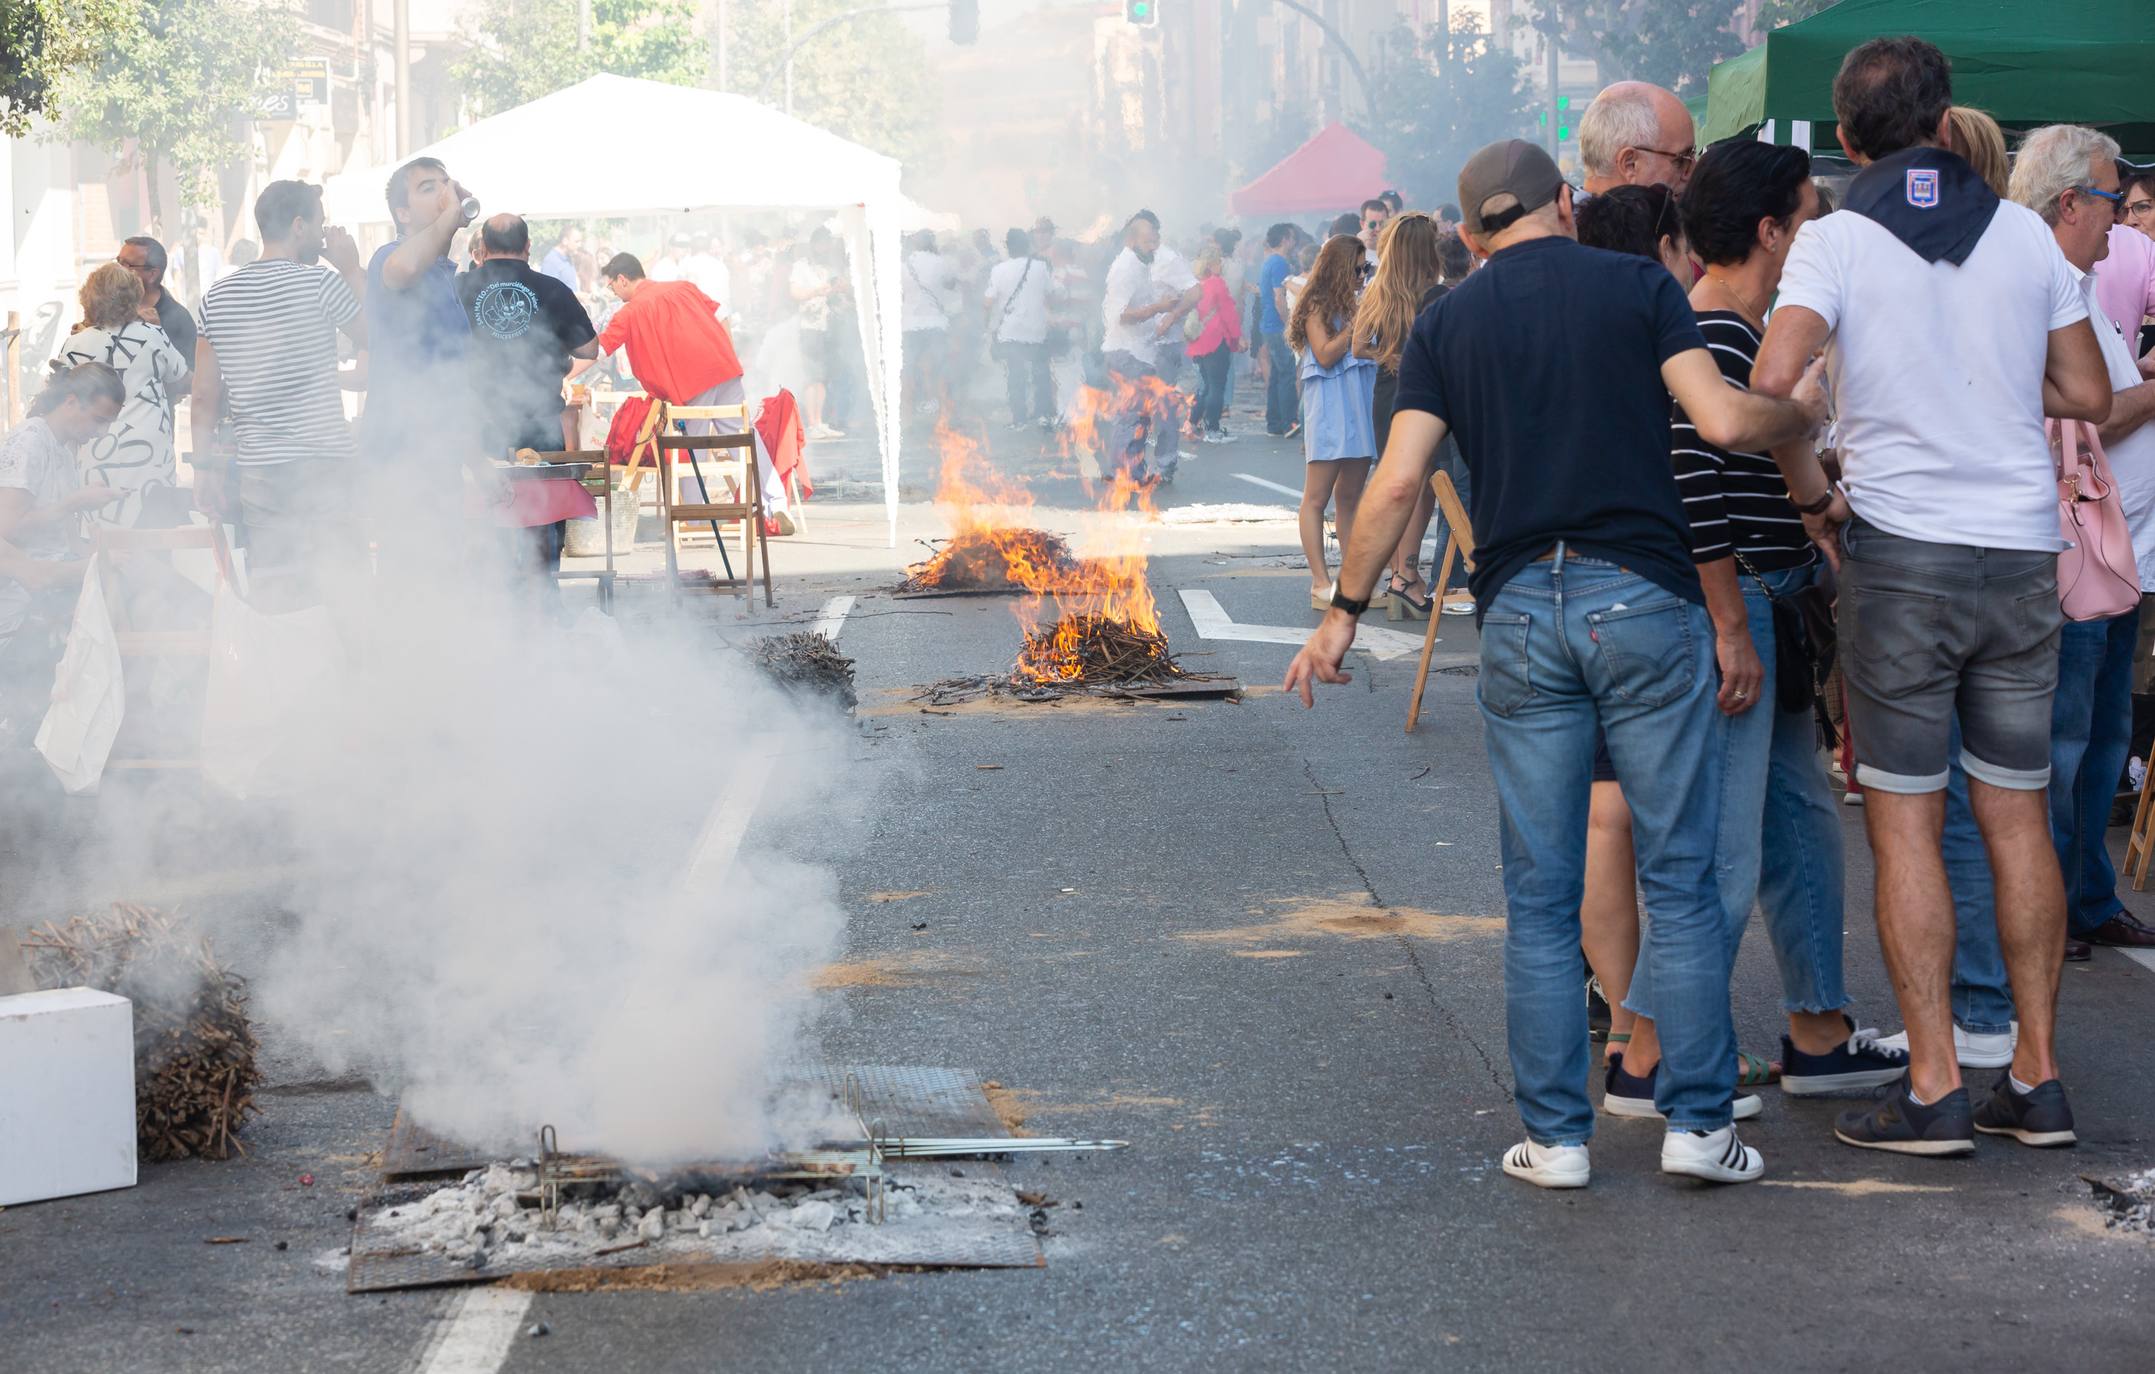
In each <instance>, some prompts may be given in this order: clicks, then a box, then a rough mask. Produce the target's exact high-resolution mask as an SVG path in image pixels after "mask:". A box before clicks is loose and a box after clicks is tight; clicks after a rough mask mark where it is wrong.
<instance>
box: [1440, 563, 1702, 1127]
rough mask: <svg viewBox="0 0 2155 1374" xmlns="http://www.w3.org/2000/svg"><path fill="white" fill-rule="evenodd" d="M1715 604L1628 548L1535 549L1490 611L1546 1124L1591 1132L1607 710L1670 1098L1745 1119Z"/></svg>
mask: <svg viewBox="0 0 2155 1374" xmlns="http://www.w3.org/2000/svg"><path fill="white" fill-rule="evenodd" d="M1714 689H1715V675H1714V656H1713V629H1712V626H1711V624H1710V623H1709V622H1708V620H1707V618H1706V611H1705V608H1704V607H1702V606H1699V605H1695V604H1693V603H1692V602H1689V601H1684V600H1681V599H1679V598H1677V597H1675V596H1673V595H1671V594H1670V593H1668V592H1666V591H1664V590H1662V589H1661V588H1660V587H1657V586H1656V585H1654V584H1653V583H1651V582H1649V581H1647V580H1646V579H1645V578H1642V577H1639V576H1637V575H1635V574H1633V573H1630V572H1627V571H1625V570H1624V569H1622V568H1619V567H1617V566H1615V565H1614V564H1611V563H1605V562H1601V561H1599V560H1595V559H1586V558H1573V557H1570V556H1569V555H1568V554H1567V552H1566V550H1565V547H1564V545H1563V544H1561V543H1559V544H1558V545H1557V551H1556V557H1555V558H1554V559H1553V560H1551V561H1549V562H1545V563H1530V564H1528V565H1527V566H1526V567H1525V568H1523V569H1521V570H1520V571H1519V572H1518V573H1517V574H1516V575H1514V576H1513V577H1512V579H1511V580H1510V581H1509V582H1507V583H1506V584H1505V585H1504V587H1503V589H1502V590H1501V591H1499V592H1498V593H1497V595H1496V597H1495V598H1494V599H1493V601H1492V602H1491V604H1490V605H1489V606H1488V607H1487V609H1486V613H1485V614H1484V615H1483V617H1482V633H1481V678H1480V681H1479V685H1478V689H1477V695H1478V696H1479V697H1480V700H1481V707H1482V724H1483V727H1484V734H1485V738H1486V740H1487V743H1488V747H1489V766H1490V771H1491V772H1492V773H1493V774H1494V775H1495V777H1496V787H1497V800H1498V805H1499V809H1500V813H1501V815H1500V819H1501V830H1502V852H1503V856H1504V897H1505V906H1506V915H1505V935H1504V1003H1505V1020H1506V1027H1507V1032H1508V1036H1509V1040H1510V1049H1511V1065H1512V1079H1513V1082H1514V1084H1515V1087H1516V1090H1517V1094H1518V1099H1519V1115H1520V1117H1521V1118H1522V1119H1523V1120H1524V1121H1525V1123H1526V1133H1527V1136H1528V1138H1530V1139H1532V1140H1533V1141H1535V1142H1536V1143H1537V1144H1541V1145H1578V1144H1583V1143H1585V1141H1586V1140H1587V1139H1588V1138H1589V1137H1590V1136H1592V1134H1593V1130H1594V1109H1593V1104H1592V1103H1591V1102H1590V1101H1589V1100H1588V1098H1587V1070H1588V1042H1587V1028H1586V1002H1585V999H1584V998H1582V997H1581V996H1580V995H1579V981H1580V978H1581V975H1582V974H1583V972H1584V969H1583V966H1582V964H1581V962H1580V958H1579V901H1580V897H1581V895H1582V893H1583V891H1584V888H1585V872H1586V811H1587V799H1588V795H1589V791H1590V788H1591V779H1590V776H1589V773H1590V768H1589V765H1590V763H1591V760H1592V758H1593V750H1594V730H1595V726H1596V724H1597V723H1598V724H1599V725H1600V727H1601V728H1602V729H1603V730H1604V731H1605V732H1606V733H1607V736H1608V742H1609V753H1610V756H1611V757H1612V758H1613V759H1614V760H1615V761H1616V770H1617V773H1618V775H1619V776H1620V777H1621V778H1623V779H1625V780H1627V785H1626V787H1625V789H1624V792H1625V796H1626V798H1627V799H1628V800H1629V801H1630V803H1631V814H1632V833H1633V838H1634V842H1635V845H1636V847H1637V852H1638V868H1639V885H1640V887H1641V889H1642V890H1643V891H1644V892H1645V894H1646V901H1647V905H1648V906H1650V907H1651V908H1652V909H1653V910H1654V912H1655V913H1656V920H1655V921H1654V923H1653V927H1652V929H1651V931H1650V932H1649V934H1648V937H1647V944H1646V949H1647V953H1646V958H1647V960H1648V962H1649V963H1650V965H1651V968H1652V970H1653V975H1654V980H1655V986H1656V987H1657V988H1658V989H1659V994H1658V996H1659V1000H1660V1003H1661V1008H1662V1012H1663V1016H1662V1021H1661V1038H1662V1046H1663V1051H1662V1053H1663V1067H1662V1071H1661V1074H1660V1077H1659V1079H1658V1081H1657V1082H1656V1084H1655V1105H1656V1106H1657V1107H1658V1108H1660V1110H1661V1112H1662V1114H1663V1115H1664V1116H1666V1117H1667V1118H1668V1121H1669V1125H1670V1126H1671V1127H1672V1128H1676V1129H1696V1130H1718V1129H1719V1128H1721V1127H1723V1126H1726V1125H1727V1124H1728V1123H1729V1110H1730V1095H1731V1094H1730V1089H1731V1073H1730V1065H1731V1064H1733V1063H1734V1061H1735V1055H1736V1033H1735V1027H1734V1025H1733V1023H1732V1022H1731V1020H1730V1016H1729V998H1728V979H1729V956H1728V938H1727V934H1726V931H1725V929H1724V927H1725V925H1726V919H1725V917H1724V915H1723V907H1722V902H1721V897H1720V893H1719V891H1718V888H1717V886H1716V881H1715V874H1714V842H1715V835H1716V831H1717V829H1718V827H1719V822H1720V809H1721V779H1720V772H1721V760H1720V751H1719V749H1718V747H1717V744H1718V741H1717V739H1716V732H1715V729H1714V714H1715V712H1714V704H1713V702H1714Z"/></svg>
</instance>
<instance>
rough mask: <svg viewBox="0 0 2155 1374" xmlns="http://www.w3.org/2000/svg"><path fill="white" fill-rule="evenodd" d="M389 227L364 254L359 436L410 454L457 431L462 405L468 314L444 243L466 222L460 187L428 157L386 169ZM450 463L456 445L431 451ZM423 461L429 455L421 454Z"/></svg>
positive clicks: (387, 454)
mask: <svg viewBox="0 0 2155 1374" xmlns="http://www.w3.org/2000/svg"><path fill="white" fill-rule="evenodd" d="M388 198H389V214H390V217H391V218H392V219H394V220H395V221H396V226H397V236H396V238H395V239H394V240H392V241H391V242H389V243H386V244H384V245H382V247H381V248H380V249H379V250H377V251H376V252H375V254H374V257H373V260H372V261H370V262H369V263H368V264H367V300H366V307H367V405H366V410H365V413H364V414H363V415H362V416H361V418H360V436H361V439H362V441H363V444H364V447H365V449H366V452H367V455H368V457H369V459H370V460H373V461H375V462H380V463H387V462H403V461H407V460H411V459H415V458H418V457H419V456H420V455H418V454H417V453H415V452H413V449H414V447H415V446H421V445H423V446H425V447H426V448H428V449H429V450H438V449H439V448H440V447H441V446H442V444H443V443H445V442H449V443H454V442H456V441H458V440H460V439H462V438H464V437H466V430H467V429H469V430H470V433H471V436H472V437H474V438H475V437H476V433H477V431H476V428H475V427H471V426H466V425H463V424H460V423H459V421H460V420H461V419H463V418H464V417H466V415H467V413H468V412H469V410H470V409H471V406H470V402H471V399H472V392H471V387H470V386H469V385H468V378H467V376H466V372H465V367H464V364H465V361H466V358H467V356H468V354H469V353H470V350H471V321H470V319H469V318H467V317H466V315H465V314H464V307H463V304H462V303H461V302H460V301H458V299H457V294H456V268H455V267H454V266H453V265H452V264H451V263H450V261H449V243H450V240H451V239H453V238H454V237H455V236H456V232H457V230H459V229H462V228H463V227H464V226H465V224H467V223H468V222H469V218H468V217H467V216H466V215H465V213H464V200H465V195H464V188H463V187H461V186H459V185H457V183H456V182H455V181H454V180H452V179H451V178H450V176H449V170H448V169H447V168H446V167H444V166H442V164H441V163H440V162H437V161H436V160H435V159H433V158H430V157H422V158H414V159H413V160H412V161H410V162H407V163H405V164H404V165H403V166H402V167H399V168H397V170H396V171H395V172H394V173H392V174H391V175H390V178H389V186H388ZM430 456H431V457H432V458H434V459H447V460H448V461H449V462H451V463H454V462H456V461H458V460H460V459H462V458H463V457H464V455H463V454H462V453H456V454H431V455H430ZM430 466H431V463H430Z"/></svg>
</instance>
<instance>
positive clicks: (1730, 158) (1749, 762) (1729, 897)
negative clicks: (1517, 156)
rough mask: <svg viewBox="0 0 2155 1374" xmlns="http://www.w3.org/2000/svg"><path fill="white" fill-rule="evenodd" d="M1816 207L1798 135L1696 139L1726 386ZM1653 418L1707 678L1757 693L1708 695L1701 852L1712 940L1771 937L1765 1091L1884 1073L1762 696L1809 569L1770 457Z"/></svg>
mask: <svg viewBox="0 0 2155 1374" xmlns="http://www.w3.org/2000/svg"><path fill="white" fill-rule="evenodd" d="M1817 214H1818V192H1817V190H1816V188H1815V187H1813V186H1812V184H1811V165H1810V156H1809V154H1807V153H1805V152H1804V151H1803V150H1801V149H1798V148H1783V147H1776V146H1774V145H1772V144H1767V143H1758V142H1753V141H1736V140H1731V141H1730V142H1727V143H1722V144H1717V145H1716V146H1714V147H1713V148H1711V149H1709V150H1708V151H1707V153H1706V155H1705V156H1704V157H1703V158H1701V159H1700V160H1699V164H1698V168H1697V170H1696V171H1694V172H1693V173H1692V177H1691V183H1690V186H1689V187H1688V188H1687V190H1686V191H1685V194H1684V199H1683V220H1684V230H1685V234H1686V236H1687V237H1688V238H1689V240H1690V244H1691V251H1692V252H1693V253H1694V254H1695V255H1696V256H1697V257H1698V258H1699V259H1700V260H1701V261H1703V262H1704V263H1705V264H1706V271H1705V275H1703V276H1702V277H1700V278H1699V280H1698V281H1697V283H1696V284H1695V285H1694V286H1693V287H1692V290H1691V304H1692V306H1693V308H1694V309H1696V310H1697V311H1698V319H1699V329H1700V332H1701V333H1703V334H1704V335H1705V336H1706V343H1707V347H1708V349H1709V350H1710V351H1711V352H1712V354H1713V356H1714V359H1715V361H1716V362H1718V363H1719V364H1720V366H1721V373H1722V376H1724V377H1725V378H1727V379H1728V382H1729V384H1730V385H1732V386H1739V387H1748V386H1749V384H1750V380H1751V365H1752V363H1753V361H1754V360H1755V359H1756V357H1757V356H1758V347H1759V339H1760V337H1761V336H1762V335H1763V334H1764V333H1765V329H1766V318H1765V316H1766V307H1767V305H1768V304H1769V303H1770V302H1771V301H1772V299H1773V294H1774V292H1775V290H1776V289H1778V287H1779V285H1780V281H1781V268H1782V265H1783V263H1784V262H1786V260H1787V257H1788V252H1789V249H1790V247H1791V246H1792V245H1793V244H1794V242H1795V238H1796V231H1797V230H1798V229H1799V228H1800V227H1801V226H1802V224H1803V223H1804V221H1806V220H1808V219H1812V218H1814V217H1816V216H1817ZM1670 425H1671V444H1670V449H1671V452H1672V455H1673V458H1674V462H1675V465H1676V481H1677V487H1678V489H1679V491H1680V492H1681V494H1682V496H1683V501H1684V510H1685V512H1686V514H1687V516H1688V517H1689V519H1690V522H1691V532H1692V557H1693V559H1694V561H1695V562H1696V563H1697V564H1698V568H1699V580H1700V582H1701V583H1703V584H1704V586H1705V589H1706V602H1707V608H1708V610H1709V611H1711V612H1712V614H1713V619H1714V625H1715V629H1716V638H1717V640H1719V641H1721V642H1720V644H1719V647H1718V651H1717V656H1718V657H1719V658H1720V660H1721V662H1722V665H1723V671H1724V673H1728V672H1729V671H1730V665H1731V664H1732V663H1742V664H1744V665H1746V666H1747V665H1748V664H1749V663H1752V662H1756V663H1757V664H1758V670H1757V672H1756V674H1755V676H1754V675H1752V674H1741V676H1744V677H1746V678H1748V679H1749V680H1751V681H1756V682H1758V683H1759V684H1760V686H1759V689H1758V690H1757V691H1756V692H1755V693H1752V694H1750V695H1751V696H1753V697H1764V698H1766V699H1765V700H1763V701H1757V700H1749V699H1747V700H1744V701H1740V702H1738V701H1732V700H1728V699H1724V700H1723V701H1722V703H1721V706H1722V711H1723V715H1722V728H1723V730H1724V731H1725V732H1726V742H1725V745H1724V749H1723V758H1724V760H1725V763H1724V772H1723V778H1722V795H1721V830H1720V834H1719V836H1718V839H1717V842H1716V849H1717V852H1718V854H1719V857H1720V865H1721V875H1722V876H1721V896H1722V901H1723V903H1724V904H1725V905H1726V906H1727V908H1728V911H1729V922H1730V941H1729V948H1730V951H1731V954H1732V955H1733V952H1734V950H1735V947H1736V942H1737V940H1738V939H1740V938H1741V935H1742V931H1743V927H1744V925H1745V924H1746V923H1747V922H1748V921H1749V919H1750V915H1751V908H1752V906H1753V904H1754V903H1756V904H1757V905H1758V906H1760V907H1761V908H1762V909H1763V911H1764V913H1765V917H1766V927H1767V930H1768V932H1769V934H1770V936H1771V938H1772V940H1773V946H1774V957H1775V961H1776V962H1777V963H1778V964H1779V965H1780V970H1781V991H1782V1008H1783V1010H1785V1011H1786V1012H1787V1014H1788V1033H1787V1034H1786V1035H1785V1036H1783V1037H1782V1041H1781V1063H1782V1071H1781V1088H1782V1091H1783V1092H1785V1093H1788V1094H1789V1095H1791V1096H1831V1095H1836V1094H1840V1095H1846V1094H1853V1093H1860V1092H1861V1091H1863V1090H1865V1089H1869V1088H1874V1087H1878V1086H1880V1085H1882V1084H1885V1083H1888V1082H1891V1081H1893V1080H1894V1079H1896V1078H1898V1077H1899V1076H1900V1075H1901V1074H1902V1073H1903V1072H1905V1071H1906V1069H1907V1066H1908V1059H1907V1055H1906V1053H1905V1052H1903V1051H1898V1050H1892V1049H1888V1048H1886V1047H1884V1046H1882V1045H1880V1044H1879V1043H1878V1041H1877V1039H1876V1038H1875V1035H1874V1033H1872V1032H1869V1031H1864V1030H1858V1029H1857V1028H1856V1023H1855V1022H1854V1020H1853V1019H1851V1018H1850V1017H1848V1016H1847V1015H1846V1013H1845V1011H1844V1008H1846V1007H1847V1006H1848V1005H1849V998H1848V994H1847V990H1846V988H1845V986H1844V985H1843V982H1842V978H1841V935H1842V924H1841V923H1842V917H1843V912H1842V859H1841V831H1840V822H1839V820H1838V819H1837V813H1836V811H1835V808H1834V804H1833V793H1832V789H1831V787H1830V785H1829V784H1828V782H1827V780H1826V773H1825V768H1824V766H1823V764H1822V763H1821V761H1820V759H1819V738H1818V732H1817V729H1816V727H1815V726H1814V725H1813V724H1812V713H1811V711H1810V710H1809V709H1808V706H1807V705H1806V706H1804V707H1801V708H1799V709H1793V710H1789V709H1783V707H1782V704H1781V703H1780V702H1778V701H1776V700H1774V696H1775V691H1774V683H1775V680H1776V679H1775V667H1776V664H1775V658H1776V654H1777V652H1778V648H1779V646H1778V645H1777V644H1776V643H1775V637H1774V627H1773V603H1774V602H1775V601H1776V600H1787V599H1789V598H1792V597H1795V596H1797V595H1798V594H1800V593H1802V592H1804V591H1805V590H1807V589H1808V588H1810V587H1811V586H1812V585H1813V584H1814V583H1815V582H1816V580H1817V579H1818V577H1819V575H1820V570H1821V566H1822V565H1821V562H1820V559H1819V556H1818V552H1817V550H1816V549H1815V548H1813V547H1812V545H1811V543H1810V541H1809V539H1808V538H1806V536H1805V534H1804V530H1803V522H1802V520H1801V518H1800V517H1799V516H1798V514H1797V512H1796V509H1795V507H1794V506H1793V505H1791V504H1790V502H1789V497H1788V487H1787V486H1786V484H1785V483H1784V482H1783V481H1782V479H1781V474H1780V470H1779V469H1778V468H1777V467H1776V466H1775V465H1774V461H1773V459H1772V457H1771V456H1770V455H1768V454H1764V453H1745V452H1736V451H1731V450H1728V449H1723V448H1720V447H1717V446H1716V445H1714V444H1711V443H1708V442H1706V440H1705V439H1704V438H1703V437H1702V436H1701V435H1700V434H1699V433H1698V431H1697V430H1696V429H1695V428H1694V427H1693V426H1692V424H1691V422H1690V419H1689V417H1688V416H1686V415H1685V414H1684V412H1683V408H1682V407H1681V406H1678V407H1676V409H1675V410H1674V412H1673V414H1672V416H1671V420H1670ZM1746 639H1748V641H1749V642H1748V643H1745V642H1743V641H1744V640H1746ZM1732 675H1736V674H1732ZM1769 833H1770V834H1771V835H1772V837H1773V843H1772V844H1770V845H1769V844H1766V843H1765V837H1766V836H1767V835H1768V834H1769ZM1650 981H1651V980H1650V978H1649V977H1648V976H1647V970H1646V969H1645V967H1644V966H1643V964H1642V966H1641V968H1640V969H1639V972H1638V974H1637V976H1635V977H1634V978H1633V980H1632V984H1631V1000H1632V1002H1633V1004H1634V1005H1635V1006H1637V1007H1641V1008H1643V1007H1644V1006H1646V1005H1648V1000H1647V999H1649V998H1650V997H1651V988H1650V986H1649V984H1650ZM1624 1057H1625V1060H1626V1061H1627V1062H1626V1064H1625V1068H1626V1069H1627V1070H1628V1071H1629V1072H1631V1073H1633V1074H1641V1073H1642V1072H1647V1071H1650V1070H1651V1066H1652V1064H1653V1063H1654V1062H1656V1061H1658V1059H1659V1058H1660V1055H1659V1046H1658V1044H1657V1043H1656V1042H1655V1039H1654V1034H1653V1025H1652V1022H1651V1021H1650V1020H1649V1019H1648V1018H1647V1016H1646V1015H1645V1014H1643V1012H1642V1014H1641V1016H1640V1017H1639V1020H1638V1022H1637V1025H1636V1027H1635V1028H1634V1030H1633V1033H1632V1040H1631V1044H1630V1046H1629V1048H1628V1049H1627V1051H1626V1053H1625V1056H1624Z"/></svg>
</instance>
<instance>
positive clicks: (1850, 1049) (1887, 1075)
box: [1781, 1015, 1908, 1097]
mask: <svg viewBox="0 0 2155 1374" xmlns="http://www.w3.org/2000/svg"><path fill="white" fill-rule="evenodd" d="M1842 1019H1843V1020H1846V1021H1847V1022H1848V1042H1847V1043H1846V1044H1842V1045H1836V1046H1834V1047H1833V1048H1832V1049H1831V1050H1828V1051H1827V1052H1826V1053H1824V1054H1805V1053H1804V1052H1803V1051H1802V1050H1799V1049H1797V1048H1796V1046H1795V1044H1794V1043H1793V1042H1792V1041H1790V1040H1789V1038H1788V1037H1787V1036H1785V1035H1784V1036H1782V1037H1781V1091H1782V1092H1784V1093H1787V1094H1788V1095H1789V1096H1790V1097H1833V1096H1835V1095H1837V1094H1851V1095H1853V1094H1861V1093H1868V1092H1871V1091H1874V1090H1876V1089H1878V1088H1883V1087H1884V1086H1886V1084H1888V1083H1891V1082H1892V1081H1893V1080H1894V1079H1896V1078H1899V1077H1900V1076H1901V1075H1902V1074H1904V1073H1907V1072H1908V1051H1907V1050H1906V1049H1896V1048H1893V1047H1892V1046H1889V1045H1885V1044H1882V1043H1880V1041H1879V1038H1878V1032H1877V1031H1876V1030H1874V1029H1871V1028H1869V1027H1865V1028H1862V1029H1858V1028H1857V1026H1856V1023H1855V1021H1854V1020H1853V1019H1852V1018H1849V1017H1847V1016H1845V1015H1844V1016H1843V1018H1842Z"/></svg>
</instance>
